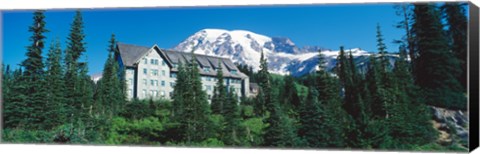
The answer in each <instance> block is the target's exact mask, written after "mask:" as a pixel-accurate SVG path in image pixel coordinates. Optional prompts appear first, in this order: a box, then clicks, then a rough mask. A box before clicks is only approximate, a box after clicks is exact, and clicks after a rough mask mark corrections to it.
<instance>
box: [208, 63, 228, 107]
mask: <svg viewBox="0 0 480 154" xmlns="http://www.w3.org/2000/svg"><path fill="white" fill-rule="evenodd" d="M222 63H223V62H221V61H219V62H218V68H217V84H216V85H215V88H214V90H213V96H212V103H211V108H212V113H213V114H223V112H224V104H223V103H224V102H226V99H227V88H226V87H225V85H224V79H223V69H222Z"/></svg>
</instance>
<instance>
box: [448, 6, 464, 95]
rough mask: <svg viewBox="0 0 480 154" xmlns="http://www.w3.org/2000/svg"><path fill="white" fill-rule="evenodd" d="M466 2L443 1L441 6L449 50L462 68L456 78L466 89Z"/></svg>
mask: <svg viewBox="0 0 480 154" xmlns="http://www.w3.org/2000/svg"><path fill="white" fill-rule="evenodd" d="M465 5H466V3H460V2H450V3H445V4H444V5H443V6H442V8H443V11H444V12H445V15H446V19H447V21H448V22H447V23H448V31H447V32H448V34H449V38H450V44H451V45H450V46H451V50H452V51H453V53H454V54H455V57H457V59H458V60H459V63H460V67H461V68H462V71H461V75H459V76H458V80H459V81H460V83H461V84H462V86H463V90H464V91H466V90H467V16H466V13H465V8H464V6H465Z"/></svg>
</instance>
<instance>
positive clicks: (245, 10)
mask: <svg viewBox="0 0 480 154" xmlns="http://www.w3.org/2000/svg"><path fill="white" fill-rule="evenodd" d="M74 11H75V10H47V11H46V13H45V15H46V22H47V25H46V27H47V29H48V30H50V32H48V33H46V36H47V40H46V42H47V46H46V48H45V49H44V54H46V53H47V52H48V45H49V44H50V42H51V41H52V40H53V39H55V38H58V39H60V40H61V43H62V47H63V48H65V44H66V38H67V36H68V33H69V29H70V24H71V22H72V20H73V16H74ZM82 13H83V14H82V15H83V19H84V23H85V29H84V31H85V34H86V38H85V42H86V43H87V45H86V46H87V52H86V55H87V56H86V57H87V59H88V63H89V70H90V74H94V73H99V72H101V71H102V68H103V65H104V62H105V59H106V57H107V50H106V49H107V45H108V40H109V38H110V35H111V34H112V33H115V34H116V36H117V40H118V41H120V42H124V43H129V44H137V45H143V46H152V45H153V44H158V45H159V46H160V47H162V48H172V47H174V46H175V45H177V44H178V43H180V42H181V41H183V40H184V39H186V38H187V37H188V36H190V35H192V34H194V33H195V32H197V31H199V30H201V29H205V28H219V29H227V30H234V29H242V30H249V31H252V32H255V33H258V34H263V35H266V36H281V37H289V38H290V39H291V40H292V41H293V42H295V43H296V44H297V45H298V46H306V45H317V46H321V47H325V48H329V49H338V48H339V46H341V45H343V46H345V47H346V48H356V47H359V48H362V49H364V50H367V51H376V41H375V40H376V38H375V35H376V32H375V31H376V29H375V28H376V24H377V23H379V24H380V25H381V26H382V32H383V34H384V39H385V43H386V44H387V50H389V51H396V50H397V49H398V45H396V44H393V43H392V41H393V40H394V39H399V38H400V37H401V36H402V35H403V31H402V30H401V29H397V28H395V27H394V25H395V23H396V22H398V21H400V20H401V18H400V17H398V16H396V15H395V9H394V8H393V4H342V5H331V4H330V5H297V6H241V7H240V6H237V7H233V6H231V7H177V8H141V9H138V8H137V9H84V10H82ZM2 15H3V16H2V19H3V25H2V26H3V27H2V28H3V29H2V32H3V61H4V63H5V64H9V65H11V66H13V67H17V65H18V64H19V63H20V62H21V61H22V60H24V59H25V52H26V48H25V47H26V46H28V45H29V44H30V42H29V40H28V39H29V37H30V35H31V33H29V32H28V26H30V25H31V23H32V11H5V12H2ZM82 60H85V57H84V58H83V59H82Z"/></svg>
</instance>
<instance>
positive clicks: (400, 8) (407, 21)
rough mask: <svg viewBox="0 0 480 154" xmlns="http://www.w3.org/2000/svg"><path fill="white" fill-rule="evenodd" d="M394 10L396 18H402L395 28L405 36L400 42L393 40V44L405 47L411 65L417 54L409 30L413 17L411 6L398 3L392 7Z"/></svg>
mask: <svg viewBox="0 0 480 154" xmlns="http://www.w3.org/2000/svg"><path fill="white" fill-rule="evenodd" d="M394 7H395V9H396V12H395V13H396V14H397V16H400V17H401V18H402V20H401V21H399V22H398V23H397V25H396V28H400V29H403V30H405V35H404V36H402V39H401V40H395V41H394V42H395V43H399V44H403V45H406V48H407V50H408V51H407V52H408V55H409V57H410V59H411V60H410V63H411V64H413V63H414V62H415V59H416V57H417V56H418V53H416V51H415V43H414V40H413V34H412V30H411V20H412V16H413V11H412V8H413V5H412V4H410V3H399V4H397V5H395V6H394Z"/></svg>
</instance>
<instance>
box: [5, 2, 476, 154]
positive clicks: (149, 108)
mask: <svg viewBox="0 0 480 154" xmlns="http://www.w3.org/2000/svg"><path fill="white" fill-rule="evenodd" d="M463 5H464V4H461V3H446V4H445V5H442V6H438V5H434V4H408V5H407V4H403V5H398V6H397V8H398V12H397V13H399V15H402V17H405V18H404V19H405V20H403V21H401V22H399V26H398V27H399V28H402V29H404V30H405V32H406V33H405V37H404V38H402V39H400V40H398V41H397V42H398V43H400V48H399V53H398V58H396V60H395V62H394V63H392V62H391V61H390V59H389V57H388V56H387V54H389V53H388V52H387V48H386V46H385V44H384V39H383V36H382V33H381V30H380V26H379V25H378V26H377V35H376V36H377V47H378V54H375V55H372V56H370V58H369V61H368V63H369V64H368V67H367V68H366V71H361V70H360V69H359V68H358V66H356V64H357V63H356V62H355V58H354V57H353V56H352V53H348V52H346V51H344V49H343V47H340V53H339V56H338V57H337V65H336V67H335V68H334V70H333V72H334V73H332V72H331V71H329V70H327V69H326V66H324V63H325V62H324V58H323V56H322V54H320V56H319V61H318V64H319V69H318V71H316V72H315V73H312V74H309V75H307V76H305V77H302V78H294V77H291V76H279V75H274V74H270V73H269V71H268V62H267V60H266V58H265V56H264V55H263V53H262V55H261V59H260V70H259V71H258V72H253V71H252V69H251V68H249V67H246V66H239V68H240V69H241V71H242V72H244V73H245V74H247V75H248V76H249V77H250V78H251V81H255V82H256V83H258V85H259V87H260V88H259V93H258V95H257V96H256V97H254V98H246V97H242V98H241V99H240V100H238V99H237V98H238V96H236V95H235V93H234V89H229V88H228V87H227V86H226V85H224V84H223V80H224V78H223V74H222V70H221V69H219V70H217V71H218V72H217V79H218V80H217V85H216V86H215V88H214V96H213V97H212V100H211V103H209V101H208V99H207V95H206V93H205V92H204V91H202V82H201V79H200V74H199V72H198V71H199V70H198V69H199V66H198V65H197V63H195V62H194V61H195V55H193V54H192V57H193V58H192V60H191V61H190V62H187V63H185V64H180V65H179V72H178V74H177V84H176V85H175V87H174V93H173V99H172V100H136V99H134V100H128V101H127V99H126V97H125V80H124V69H123V68H121V67H119V66H118V63H117V62H116V58H118V57H117V56H118V51H117V48H116V46H115V44H116V40H115V36H114V35H112V37H111V40H110V41H109V45H108V59H107V60H106V62H105V66H104V71H103V77H102V79H101V80H99V81H98V82H97V83H94V82H93V81H92V80H91V79H90V77H89V76H88V75H87V72H88V68H87V62H86V61H80V59H81V57H82V56H83V57H85V55H82V53H84V52H85V51H86V47H85V44H86V43H85V42H84V40H83V39H84V37H85V34H84V33H83V21H82V16H81V13H80V12H79V11H77V13H76V16H75V17H74V20H73V23H72V27H71V31H70V35H69V36H68V38H67V40H68V41H67V42H68V44H67V48H66V49H64V50H62V49H61V48H60V43H59V41H58V40H55V41H52V43H51V45H50V49H49V50H48V55H47V56H48V57H47V58H46V60H44V59H43V57H42V50H43V47H44V42H45V36H44V33H45V32H48V30H46V28H45V24H46V23H45V21H44V18H45V16H44V14H43V11H36V12H35V13H34V18H33V19H34V22H33V24H32V26H31V27H30V29H29V31H30V32H32V34H33V35H32V37H31V39H30V40H31V41H32V44H31V45H30V46H29V47H27V51H28V52H27V53H26V57H27V59H25V60H24V61H23V62H22V64H21V66H22V67H21V69H16V70H14V71H12V70H10V68H9V66H6V67H5V68H4V69H3V80H2V85H3V86H2V90H3V98H4V101H3V104H4V106H3V109H4V110H3V111H4V119H3V124H4V125H3V126H4V127H3V135H2V139H3V140H4V141H7V142H38V143H88V144H94V143H97V144H141V145H177V146H178V145H187V146H246V147H289V148H354V149H357V148H361V149H404V150H405V149H416V150H425V149H426V150H435V149H436V150H446V149H453V150H458V147H456V145H454V144H452V145H444V146H443V147H442V146H439V145H437V144H436V140H437V137H438V133H437V131H436V130H435V129H434V128H433V126H432V123H431V119H432V117H431V113H430V110H429V108H428V105H433V106H440V107H447V108H453V109H463V110H465V109H466V103H467V102H466V94H465V93H466V85H467V84H466V74H467V70H466V23H467V19H466V16H465V12H464V11H465V10H464V6H463ZM443 19H446V21H447V23H446V24H447V25H448V26H446V27H448V28H445V23H442V21H444V20H443ZM320 53H321V52H320Z"/></svg>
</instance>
